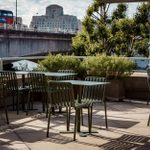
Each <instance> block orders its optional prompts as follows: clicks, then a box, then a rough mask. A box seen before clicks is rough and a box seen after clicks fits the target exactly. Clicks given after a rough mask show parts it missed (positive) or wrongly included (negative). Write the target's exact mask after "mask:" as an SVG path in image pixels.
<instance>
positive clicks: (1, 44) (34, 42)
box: [0, 29, 75, 58]
mask: <svg viewBox="0 0 150 150" xmlns="http://www.w3.org/2000/svg"><path fill="white" fill-rule="evenodd" d="M73 36H75V35H73V34H64V33H45V32H33V31H17V30H2V29H1V30H0V58H2V57H13V56H14V57H17V56H33V55H36V56H37V55H46V54H47V53H50V52H56V53H58V52H69V51H70V50H71V40H72V37H73Z"/></svg>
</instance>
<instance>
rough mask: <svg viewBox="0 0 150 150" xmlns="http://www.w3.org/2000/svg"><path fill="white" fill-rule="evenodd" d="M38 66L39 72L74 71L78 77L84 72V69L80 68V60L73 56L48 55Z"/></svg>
mask: <svg viewBox="0 0 150 150" xmlns="http://www.w3.org/2000/svg"><path fill="white" fill-rule="evenodd" d="M39 64H40V65H39V70H44V71H58V70H74V71H75V72H77V73H79V75H80V74H83V73H84V72H85V71H84V68H83V67H82V66H80V59H79V58H77V57H75V56H74V55H71V56H69V55H61V54H57V55H52V54H49V55H48V56H47V58H46V59H44V60H42V61H40V62H39Z"/></svg>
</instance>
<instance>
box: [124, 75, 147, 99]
mask: <svg viewBox="0 0 150 150" xmlns="http://www.w3.org/2000/svg"><path fill="white" fill-rule="evenodd" d="M123 84H124V88H125V97H126V98H131V99H137V100H143V101H147V99H148V95H149V89H148V83H147V74H146V73H134V74H133V75H132V76H130V77H127V78H125V79H124V82H123Z"/></svg>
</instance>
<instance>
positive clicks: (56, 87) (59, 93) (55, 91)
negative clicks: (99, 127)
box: [47, 81, 91, 141]
mask: <svg viewBox="0 0 150 150" xmlns="http://www.w3.org/2000/svg"><path fill="white" fill-rule="evenodd" d="M48 93H49V94H48V95H49V113H48V114H49V115H48V125H47V137H49V128H50V118H51V112H52V108H55V109H57V108H59V107H65V108H66V112H67V131H69V126H70V112H71V107H73V108H74V109H75V123H74V124H75V125H74V137H73V139H74V141H75V140H76V132H77V125H78V121H79V120H78V117H79V115H80V110H81V109H82V108H83V107H85V106H87V105H89V104H88V103H85V102H83V103H78V102H77V101H75V98H74V90H73V86H72V84H71V83H63V82H57V81H55V82H52V81H51V82H49V86H48ZM90 116H91V114H90V111H89V117H90ZM89 127H90V121H89ZM89 132H90V128H89Z"/></svg>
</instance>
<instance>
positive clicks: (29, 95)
mask: <svg viewBox="0 0 150 150" xmlns="http://www.w3.org/2000/svg"><path fill="white" fill-rule="evenodd" d="M30 99H31V92H28V99H27V110H26V116H28V112H29V107H30Z"/></svg>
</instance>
